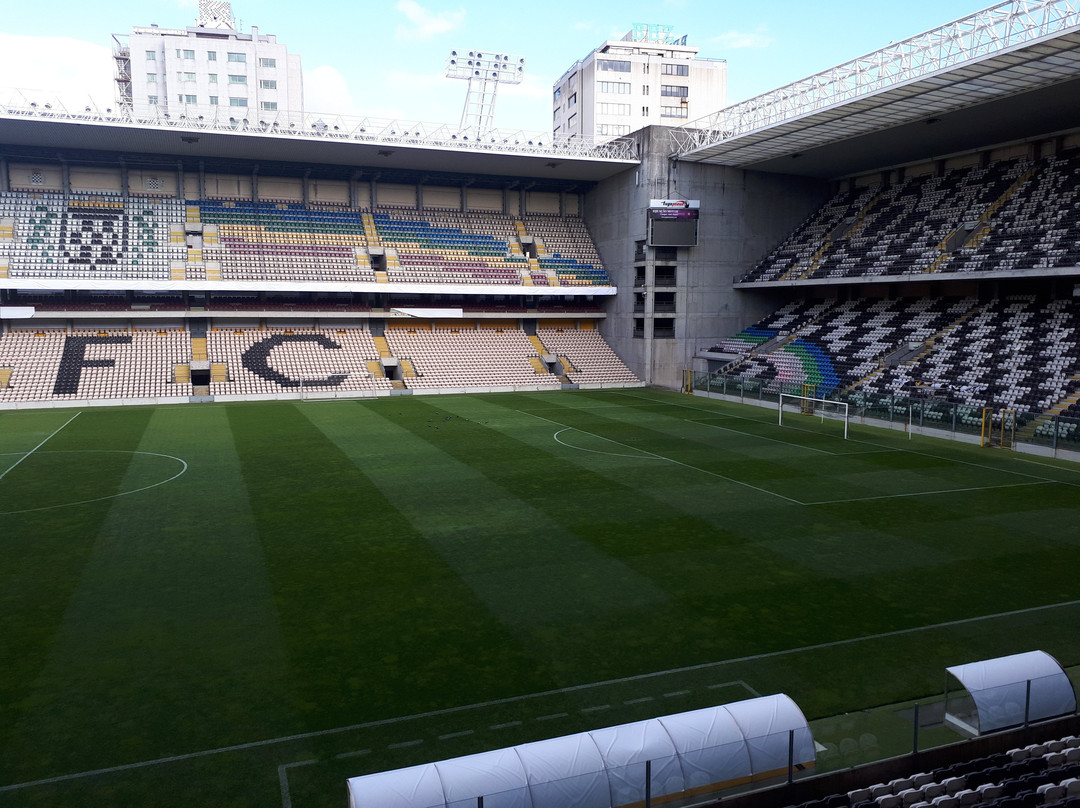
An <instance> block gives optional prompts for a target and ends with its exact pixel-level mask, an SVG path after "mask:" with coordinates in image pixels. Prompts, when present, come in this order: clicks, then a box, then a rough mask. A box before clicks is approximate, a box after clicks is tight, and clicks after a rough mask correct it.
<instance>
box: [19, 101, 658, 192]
mask: <svg viewBox="0 0 1080 808" xmlns="http://www.w3.org/2000/svg"><path fill="white" fill-rule="evenodd" d="M286 116H287V113H285V114H283V116H282V121H281V123H280V124H279V123H278V122H277V121H274V122H272V123H271V122H263V121H255V122H251V123H249V122H248V121H247V120H236V119H232V118H224V117H223V118H221V119H218V120H206V121H204V120H202V119H195V120H193V119H186V120H183V119H181V120H177V119H175V118H174V119H169V118H168V116H154V115H138V114H135V113H133V112H132V110H131V109H129V108H128V109H115V110H114V109H104V110H102V109H96V108H93V107H89V106H88V107H86V108H85V109H84V110H79V111H72V110H69V109H67V108H65V107H64V106H63V105H62V104H61V103H60V102H59V101H52V102H49V101H43V100H40V99H38V100H33V101H32V100H30V98H29V97H28V96H27V95H25V94H23V93H20V92H18V91H15V94H14V95H13V96H12V97H11V98H8V99H7V100H6V103H3V104H2V105H0V144H2V146H3V147H8V149H7V151H9V152H10V151H12V148H13V149H14V151H15V152H22V153H23V154H26V153H28V152H29V151H36V152H39V153H42V154H45V153H47V154H48V155H49V156H50V157H53V158H55V157H56V156H57V155H58V154H60V155H63V154H65V153H68V154H71V153H74V152H80V153H83V154H86V153H98V154H101V155H105V154H112V155H115V154H118V153H119V154H123V155H128V154H131V155H153V156H154V157H155V159H156V160H158V161H160V160H161V159H162V158H176V159H177V160H179V161H183V162H184V163H185V164H187V165H191V164H192V162H194V161H198V160H206V161H221V160H228V161H232V160H235V161H245V162H250V163H257V164H262V165H268V164H278V165H287V164H293V165H298V164H308V165H311V164H315V165H321V166H324V167H332V166H338V167H341V169H342V170H343V171H346V170H348V169H349V168H352V167H363V168H365V169H366V171H365V173H366V174H368V175H369V176H370V175H371V174H372V173H373V172H383V174H384V176H386V177H387V178H388V177H391V176H394V175H398V176H400V175H402V174H403V173H407V172H412V173H415V172H421V173H430V174H433V175H439V176H440V177H442V178H447V177H449V176H450V175H456V176H457V177H458V178H460V177H462V176H469V175H471V176H474V177H475V176H476V175H487V176H490V177H496V176H497V177H501V178H506V177H513V178H519V179H526V180H528V179H532V180H534V181H535V183H536V187H538V188H543V187H544V186H545V184H548V185H551V186H553V187H554V186H558V185H560V184H562V185H565V184H567V183H571V184H573V183H592V182H597V181H599V180H602V179H605V178H606V177H609V176H612V175H614V174H617V173H619V172H621V171H625V170H626V169H627V168H628V167H630V166H634V165H637V164H638V160H637V158H636V157H635V155H634V153H633V141H632V140H631V139H628V138H618V139H614V140H610V141H606V142H602V143H588V142H586V141H583V140H580V139H577V140H566V139H562V140H556V141H553V140H552V139H551V137H550V135H543V134H538V133H535V132H523V131H506V130H494V131H491V132H488V133H486V134H485V135H484V137H483V138H482V139H477V138H475V137H471V138H470V137H469V136H468V135H467V134H462V133H461V132H458V131H456V129H455V128H453V127H448V126H445V125H437V124H434V125H433V124H425V123H422V122H416V121H386V120H378V119H371V118H364V119H354V118H347V117H345V116H319V115H317V114H314V113H307V114H304V115H298V116H296V118H295V120H292V121H291V122H289V121H288V120H287V119H286ZM9 156H10V155H9ZM388 181H392V180H388ZM474 183H475V184H481V183H479V182H475V181H474Z"/></svg>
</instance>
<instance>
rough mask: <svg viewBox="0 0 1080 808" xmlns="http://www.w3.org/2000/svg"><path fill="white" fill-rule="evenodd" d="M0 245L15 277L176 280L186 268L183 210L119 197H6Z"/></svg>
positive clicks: (172, 202) (174, 204)
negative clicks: (6, 233)
mask: <svg viewBox="0 0 1080 808" xmlns="http://www.w3.org/2000/svg"><path fill="white" fill-rule="evenodd" d="M5 220H11V222H12V230H13V239H12V240H11V241H10V242H0V257H6V258H7V260H8V275H9V277H12V278H44V279H49V278H76V279H117V278H130V279H147V280H169V278H170V277H171V275H170V273H171V267H172V265H173V262H183V261H184V260H185V258H186V247H185V245H184V239H183V234H182V231H178V230H177V229H176V227H174V226H178V225H179V224H180V223H181V222H183V203H182V202H181V201H180V200H177V199H142V198H133V197H129V198H126V199H125V198H124V197H121V196H120V195H119V194H108V193H95V194H77V193H75V194H70V195H62V194H46V193H41V194H28V193H21V192H14V191H11V192H5V193H0V222H2V221H5Z"/></svg>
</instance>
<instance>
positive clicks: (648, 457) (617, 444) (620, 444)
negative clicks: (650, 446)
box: [530, 413, 665, 460]
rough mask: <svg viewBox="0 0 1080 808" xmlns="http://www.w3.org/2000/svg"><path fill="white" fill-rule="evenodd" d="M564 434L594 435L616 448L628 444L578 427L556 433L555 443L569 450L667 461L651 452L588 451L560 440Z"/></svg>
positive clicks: (570, 427) (631, 447) (569, 427)
mask: <svg viewBox="0 0 1080 808" xmlns="http://www.w3.org/2000/svg"><path fill="white" fill-rule="evenodd" d="M530 415H531V413H530ZM536 417H537V418H539V417H540V416H539V415H538V416H536ZM544 420H545V421H546V420H547V419H546V418H545V419H544ZM563 432H581V433H582V434H584V435H592V436H593V437H594V438H600V440H606V441H608V442H609V443H614V444H615V445H616V446H625V445H626V444H623V443H619V442H618V441H614V440H612V439H611V438H605V437H604V436H603V435H593V433H591V432H585V431H584V430H582V429H578V428H577V427H573V426H568V427H567V428H566V429H560V430H559V431H558V432H556V433H555V442H556V443H558V444H559V445H560V446H565V447H566V448H567V449H576V450H577V451H579V452H592V453H593V454H599V455H606V456H608V457H629V458H632V459H634V460H664V459H665V458H662V457H657V456H655V455H653V456H650V455H652V453H651V452H649V453H647V454H644V455H641V454H632V455H630V454H619V453H618V452H601V451H600V450H599V449H586V448H585V447H584V446H575V445H574V444H572V443H566V442H564V441H561V440H559V435H561V434H562V433H563ZM627 448H630V449H633V448H634V447H633V446H629V447H627ZM638 451H644V450H642V449H638Z"/></svg>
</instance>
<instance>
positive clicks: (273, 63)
mask: <svg viewBox="0 0 1080 808" xmlns="http://www.w3.org/2000/svg"><path fill="white" fill-rule="evenodd" d="M259 67H277V59H259Z"/></svg>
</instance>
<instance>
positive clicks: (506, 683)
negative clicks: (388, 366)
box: [229, 405, 546, 728]
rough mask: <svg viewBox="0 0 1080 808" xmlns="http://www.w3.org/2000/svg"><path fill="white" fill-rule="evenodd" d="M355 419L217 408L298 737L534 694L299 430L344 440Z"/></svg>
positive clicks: (412, 549)
mask: <svg viewBox="0 0 1080 808" xmlns="http://www.w3.org/2000/svg"><path fill="white" fill-rule="evenodd" d="M362 412H363V409H362V407H359V406H355V405H345V406H341V407H330V406H323V405H318V406H316V405H308V406H303V405H301V406H299V407H295V406H288V407H274V408H259V407H232V408H230V409H229V420H230V422H231V423H232V426H233V432H234V435H235V438H236V441H237V445H238V448H239V450H240V452H241V456H242V458H243V471H244V477H245V480H246V484H247V490H248V494H249V496H250V498H251V503H252V511H253V512H254V514H255V520H256V525H257V528H258V531H259V536H260V540H261V543H262V546H263V550H264V552H265V555H266V558H267V562H268V568H269V570H270V578H271V581H272V584H273V591H274V600H275V606H276V608H277V610H278V612H279V614H280V615H281V621H282V626H283V632H284V635H285V639H286V646H287V648H288V653H289V658H290V669H291V673H292V678H293V682H294V685H295V688H296V693H297V694H298V705H299V709H300V711H301V713H302V717H303V724H302V726H306V727H308V728H319V727H326V726H337V725H340V724H341V723H342V721H341V719H342V717H347V718H348V719H349V720H351V721H356V722H360V721H364V720H370V719H378V718H382V717H385V716H390V715H404V714H408V713H413V712H421V711H424V710H429V709H436V708H440V707H446V706H448V705H453V704H460V703H467V702H470V701H475V700H477V696H478V695H482V696H485V697H486V696H488V695H489V694H491V693H506V692H507V688H508V687H515V686H519V683H518V680H519V679H520V680H521V681H525V682H528V683H530V684H532V683H535V682H536V678H537V676H536V674H535V671H536V669H537V667H538V663H537V660H536V659H535V658H533V657H531V656H530V655H528V654H526V653H524V652H523V651H522V650H521V649H520V648H516V647H515V646H514V644H513V642H512V641H511V639H510V637H509V635H508V634H507V633H506V631H505V629H503V627H502V626H501V625H500V624H499V623H498V621H497V620H496V619H495V618H494V617H493V616H492V615H491V614H490V613H489V612H488V611H487V609H486V608H485V607H484V606H483V605H481V604H480V603H479V602H478V601H477V600H476V598H475V597H474V596H473V595H472V593H471V592H470V591H469V589H468V587H467V586H466V585H465V583H464V582H463V581H462V580H461V579H460V578H459V577H458V575H457V574H456V573H455V572H454V571H453V570H452V569H451V568H450V567H449V566H448V565H447V564H446V563H445V562H444V561H443V560H442V559H441V558H440V557H439V556H438V555H437V554H436V553H435V552H434V551H433V550H432V549H431V548H430V547H429V546H428V544H427V542H426V541H425V540H424V537H423V536H422V535H420V534H419V533H418V532H417V531H416V530H415V529H414V528H413V527H412V526H411V525H410V524H409V522H408V520H407V519H406V518H405V517H404V516H403V515H402V513H401V512H400V511H399V510H398V508H397V507H396V506H395V504H394V503H392V502H390V501H389V500H387V498H386V497H385V496H384V495H383V494H382V492H381V491H380V490H379V489H378V487H377V486H376V485H375V484H374V483H373V482H372V480H371V479H370V477H369V476H368V475H367V474H366V473H365V471H364V470H363V469H362V468H361V467H359V466H358V465H357V464H356V463H354V462H353V460H352V458H350V456H349V455H348V454H347V453H346V452H345V451H343V450H342V447H341V446H340V445H338V443H336V442H335V440H332V439H331V438H330V437H328V436H327V434H326V432H324V431H322V430H320V429H318V428H317V427H316V426H315V425H314V424H313V423H312V421H311V420H309V417H311V418H319V417H324V416H325V417H328V418H331V419H332V420H334V421H336V422H338V423H339V424H341V425H342V426H343V428H344V430H345V433H346V434H347V433H348V432H350V431H352V432H353V433H354V434H355V431H356V423H357V422H356V419H357V417H358V416H359V414H361V413H362ZM364 429H365V430H371V432H372V434H373V436H375V435H377V434H378V433H379V432H380V431H381V430H382V427H381V426H380V425H379V424H378V421H377V419H376V420H374V421H371V420H368V421H365V424H364ZM414 495H415V496H422V495H423V489H422V487H420V488H417V489H416V491H415V492H414ZM510 672H512V673H510ZM508 674H509V675H508ZM542 681H543V680H542ZM545 683H546V682H545Z"/></svg>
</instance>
